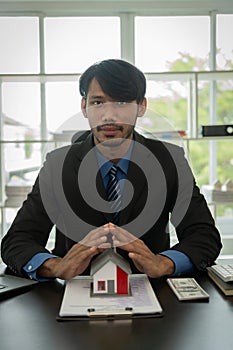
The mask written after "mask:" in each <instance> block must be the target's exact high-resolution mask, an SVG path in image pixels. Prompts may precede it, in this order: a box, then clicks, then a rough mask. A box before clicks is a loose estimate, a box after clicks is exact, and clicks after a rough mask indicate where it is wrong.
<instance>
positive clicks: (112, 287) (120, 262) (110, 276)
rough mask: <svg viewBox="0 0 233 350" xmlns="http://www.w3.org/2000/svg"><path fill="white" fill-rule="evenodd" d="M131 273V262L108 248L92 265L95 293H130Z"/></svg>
mask: <svg viewBox="0 0 233 350" xmlns="http://www.w3.org/2000/svg"><path fill="white" fill-rule="evenodd" d="M130 273H131V269H130V265H129V263H128V262H127V261H126V260H125V259H124V258H123V257H122V256H121V255H119V254H118V253H116V252H114V251H113V250H112V249H106V250H105V251H104V252H103V253H101V254H100V255H99V256H98V257H97V258H96V259H95V260H94V261H93V262H92V265H91V275H92V276H93V294H95V295H105V296H106V295H115V294H118V295H122V294H123V295H128V294H129V274H130Z"/></svg>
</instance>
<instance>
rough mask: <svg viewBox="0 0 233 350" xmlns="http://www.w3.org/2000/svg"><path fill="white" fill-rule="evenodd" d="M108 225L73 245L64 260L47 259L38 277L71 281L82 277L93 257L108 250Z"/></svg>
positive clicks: (38, 272)
mask: <svg viewBox="0 0 233 350" xmlns="http://www.w3.org/2000/svg"><path fill="white" fill-rule="evenodd" d="M109 232H110V230H109V227H108V224H107V225H104V226H101V227H98V228H97V229H94V230H92V231H90V232H89V233H88V235H87V236H86V237H85V238H84V239H83V240H82V241H80V242H78V243H76V244H74V245H73V247H72V248H71V249H70V250H69V251H68V253H67V254H66V255H65V256H64V257H63V258H51V259H47V260H46V261H45V262H44V263H43V264H42V265H41V266H40V267H39V268H38V270H37V277H44V278H60V279H64V280H69V279H71V278H73V277H75V276H78V275H80V274H81V273H82V272H83V271H85V269H86V268H87V267H88V265H89V264H90V261H91V259H92V258H93V256H95V255H96V254H98V253H99V252H101V251H102V250H103V249H106V248H108V247H109V246H110V245H109V243H106V242H107V235H108V234H109Z"/></svg>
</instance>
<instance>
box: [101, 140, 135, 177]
mask: <svg viewBox="0 0 233 350" xmlns="http://www.w3.org/2000/svg"><path fill="white" fill-rule="evenodd" d="M133 145H134V141H133V142H131V144H130V147H129V149H128V151H127V153H126V154H125V155H124V157H123V158H121V159H120V160H119V162H118V163H117V166H118V168H119V169H120V170H121V171H122V172H123V173H124V174H127V172H128V167H129V160H130V158H131V154H132V151H133ZM95 153H96V157H97V161H98V164H99V167H100V169H101V174H102V176H103V177H105V176H106V175H107V174H108V172H109V170H110V168H111V166H112V162H111V161H109V160H108V159H107V158H105V157H104V156H103V155H102V154H101V153H100V152H99V151H98V150H97V148H96V147H95Z"/></svg>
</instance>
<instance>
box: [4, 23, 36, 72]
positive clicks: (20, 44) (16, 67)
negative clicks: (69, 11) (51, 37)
mask: <svg viewBox="0 0 233 350" xmlns="http://www.w3.org/2000/svg"><path fill="white" fill-rule="evenodd" d="M0 50H1V54H0V73H1V74H14V73H39V70H40V68H39V67H40V64H39V28H38V18H37V17H0Z"/></svg>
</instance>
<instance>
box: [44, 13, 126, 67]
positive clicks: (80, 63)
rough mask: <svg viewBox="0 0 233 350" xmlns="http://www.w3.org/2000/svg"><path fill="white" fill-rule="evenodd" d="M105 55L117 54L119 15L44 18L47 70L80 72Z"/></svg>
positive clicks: (114, 56)
mask: <svg viewBox="0 0 233 350" xmlns="http://www.w3.org/2000/svg"><path fill="white" fill-rule="evenodd" d="M106 58H120V19H119V17H70V18H69V17H63V18H46V19H45V67H46V68H45V69H46V73H80V72H83V71H84V70H85V69H86V68H87V67H89V66H90V65H91V64H92V63H94V62H96V61H100V60H102V59H106Z"/></svg>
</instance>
